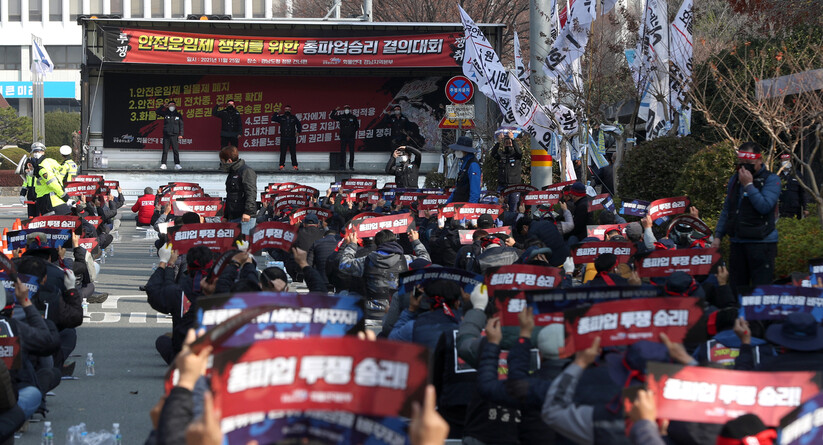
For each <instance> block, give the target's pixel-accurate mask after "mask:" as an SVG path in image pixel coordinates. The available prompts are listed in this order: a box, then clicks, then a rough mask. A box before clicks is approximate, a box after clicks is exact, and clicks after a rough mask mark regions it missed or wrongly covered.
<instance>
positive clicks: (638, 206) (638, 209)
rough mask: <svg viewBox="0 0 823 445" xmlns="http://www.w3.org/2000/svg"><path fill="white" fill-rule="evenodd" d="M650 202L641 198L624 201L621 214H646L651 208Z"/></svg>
mask: <svg viewBox="0 0 823 445" xmlns="http://www.w3.org/2000/svg"><path fill="white" fill-rule="evenodd" d="M649 204H651V203H650V202H649V201H641V200H639V199H633V200H631V201H623V205H622V206H620V214H621V215H630V216H646V212H647V211H648V209H649Z"/></svg>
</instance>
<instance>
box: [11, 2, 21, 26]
mask: <svg viewBox="0 0 823 445" xmlns="http://www.w3.org/2000/svg"><path fill="white" fill-rule="evenodd" d="M22 14H23V7H22V6H21V0H9V21H11V22H19V21H20V20H22V19H23V15H22Z"/></svg>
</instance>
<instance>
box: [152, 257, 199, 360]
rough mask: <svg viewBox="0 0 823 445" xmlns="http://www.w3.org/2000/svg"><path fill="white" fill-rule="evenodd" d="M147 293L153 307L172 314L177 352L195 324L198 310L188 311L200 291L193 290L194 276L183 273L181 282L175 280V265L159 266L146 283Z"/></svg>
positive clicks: (172, 338)
mask: <svg viewBox="0 0 823 445" xmlns="http://www.w3.org/2000/svg"><path fill="white" fill-rule="evenodd" d="M146 295H147V296H148V302H149V306H151V308H152V309H154V310H156V311H157V312H161V313H163V314H169V315H171V323H172V335H171V342H172V348H173V349H174V353H175V354H177V353H178V352H180V349H181V348H182V347H183V340H185V338H186V333H187V332H188V330H189V328H192V327H194V324H195V317H196V314H195V312H196V311H193V310H188V311H186V306H188V305H191V306H194V304H195V303H196V302H197V297H198V296H200V292H194V291H193V289H192V278H191V277H190V276H188V275H182V274H181V276H180V281H179V283H178V282H175V280H174V267H168V266H167V267H158V268H157V269H156V270H155V271H154V272H153V273H152V274H151V277H149V281H148V282H147V283H146Z"/></svg>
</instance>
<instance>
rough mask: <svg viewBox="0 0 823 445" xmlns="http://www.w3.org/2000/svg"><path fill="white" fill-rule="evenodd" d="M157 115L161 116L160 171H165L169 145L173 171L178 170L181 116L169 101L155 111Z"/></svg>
mask: <svg viewBox="0 0 823 445" xmlns="http://www.w3.org/2000/svg"><path fill="white" fill-rule="evenodd" d="M157 115H158V116H163V157H162V158H160V170H165V169H166V159H167V158H168V157H169V145H171V149H172V152H174V169H175V170H180V169H182V168H183V167H182V166H181V165H180V153H179V152H178V150H179V149H180V139H183V115H182V114H180V112H179V111H177V104H176V103H175V102H174V101H173V100H170V101H168V102H166V103H165V104H163V105H162V106H161V107H159V108H158V109H157Z"/></svg>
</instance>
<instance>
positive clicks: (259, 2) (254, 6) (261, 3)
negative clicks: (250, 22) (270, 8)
mask: <svg viewBox="0 0 823 445" xmlns="http://www.w3.org/2000/svg"><path fill="white" fill-rule="evenodd" d="M251 16H252V17H254V18H256V19H262V18H264V17H266V2H265V0H252V3H251Z"/></svg>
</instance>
